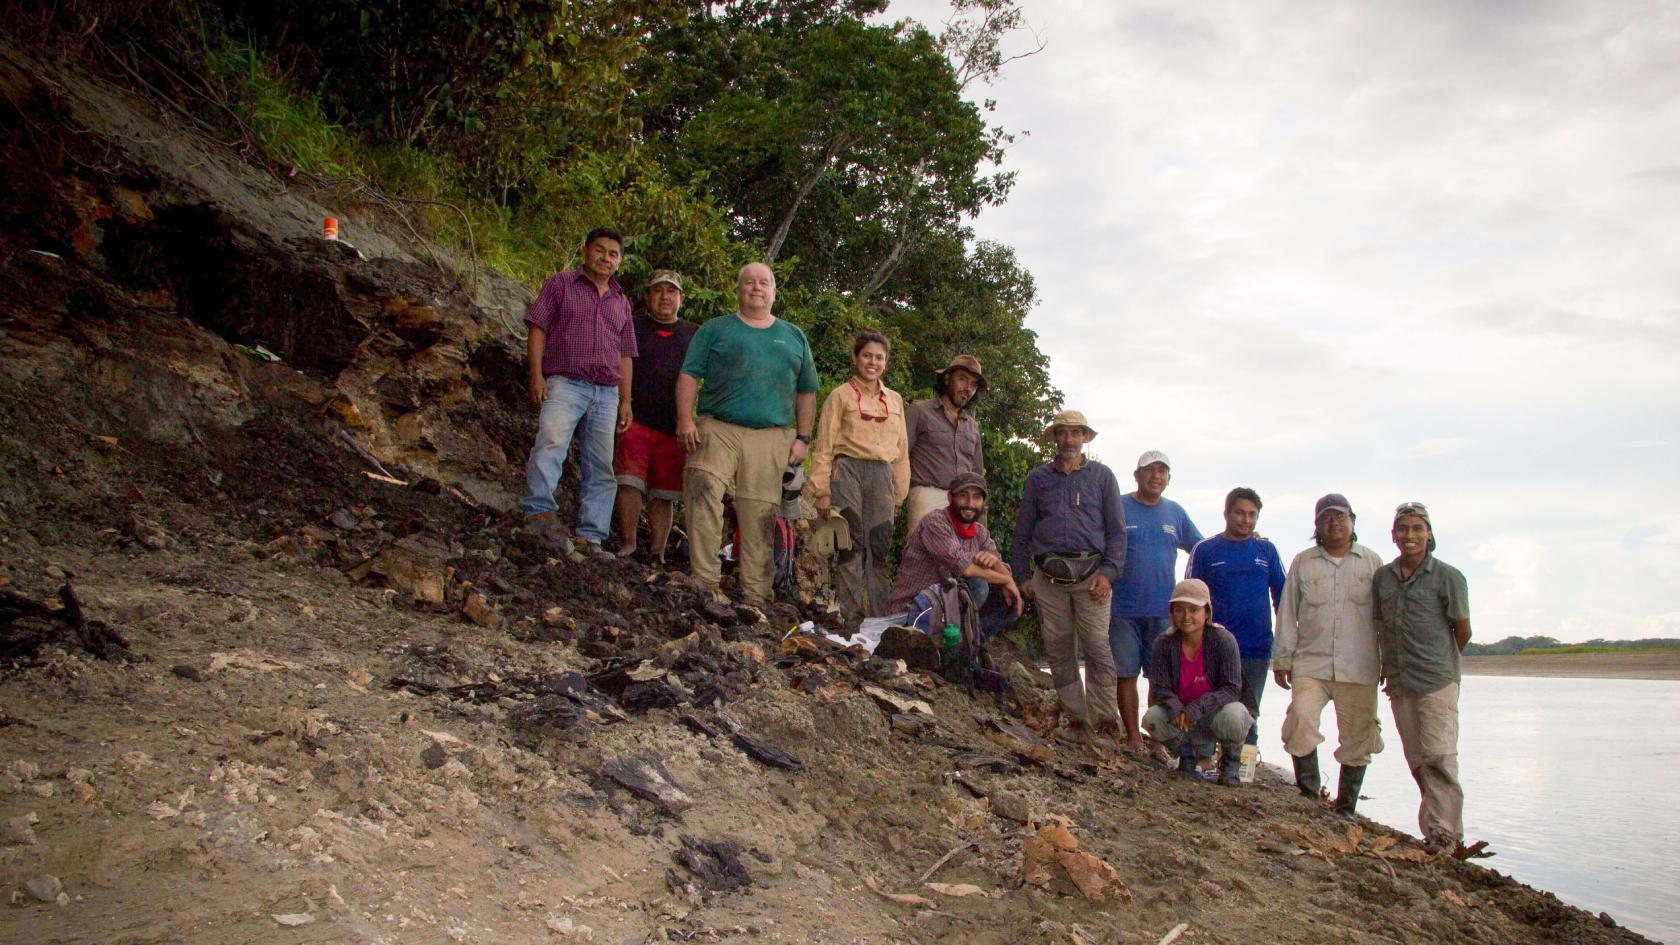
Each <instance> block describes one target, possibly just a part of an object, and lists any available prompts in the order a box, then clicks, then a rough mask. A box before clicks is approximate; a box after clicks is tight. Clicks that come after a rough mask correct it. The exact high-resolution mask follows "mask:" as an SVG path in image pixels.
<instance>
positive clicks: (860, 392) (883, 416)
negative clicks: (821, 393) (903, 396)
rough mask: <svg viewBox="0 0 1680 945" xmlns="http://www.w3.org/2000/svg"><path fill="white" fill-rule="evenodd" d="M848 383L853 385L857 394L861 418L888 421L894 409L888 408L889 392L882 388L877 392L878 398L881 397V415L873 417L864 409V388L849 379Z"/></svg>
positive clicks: (877, 421)
mask: <svg viewBox="0 0 1680 945" xmlns="http://www.w3.org/2000/svg"><path fill="white" fill-rule="evenodd" d="M846 384H847V385H848V386H850V387H851V389H852V392H853V393H855V394H857V399H858V416H859V417H860V418H862V419H864V420H870V421H874V422H875V423H886V422H887V420H888V419H889V417H888V415H889V414H890V413H891V412H892V411H890V410H888V409H887V392H886V391H884V390H880V391H876V392H875V396H876V397H877V398H879V399H880V401H881V415H880V416H879V417H871V416H870V415H869V414H868V413H866V412H865V411H864V409H863V388H861V387H859V386H857V385H856V384H853V383H852V382H851V381H847V382H846Z"/></svg>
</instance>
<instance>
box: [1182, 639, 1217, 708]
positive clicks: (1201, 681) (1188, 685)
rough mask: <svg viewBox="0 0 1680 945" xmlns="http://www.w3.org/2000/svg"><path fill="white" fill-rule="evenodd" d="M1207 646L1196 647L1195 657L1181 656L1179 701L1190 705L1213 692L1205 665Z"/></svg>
mask: <svg viewBox="0 0 1680 945" xmlns="http://www.w3.org/2000/svg"><path fill="white" fill-rule="evenodd" d="M1206 650H1207V647H1206V646H1205V645H1203V646H1198V647H1196V655H1195V656H1194V657H1189V656H1183V655H1182V652H1181V654H1180V659H1179V664H1178V701H1179V702H1182V703H1184V704H1185V705H1189V704H1190V703H1192V702H1195V701H1196V700H1197V699H1200V698H1201V697H1203V696H1205V695H1207V694H1208V693H1210V692H1212V691H1213V687H1212V686H1210V685H1208V678H1207V667H1206V666H1205V665H1203V661H1202V655H1203V654H1204V653H1205V652H1206Z"/></svg>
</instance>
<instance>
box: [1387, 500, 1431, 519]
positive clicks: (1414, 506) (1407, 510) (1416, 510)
mask: <svg viewBox="0 0 1680 945" xmlns="http://www.w3.org/2000/svg"><path fill="white" fill-rule="evenodd" d="M1402 515H1421V516H1422V517H1424V518H1426V519H1427V518H1428V517H1429V509H1428V507H1427V506H1425V505H1424V504H1423V503H1422V502H1402V503H1400V504H1399V505H1397V506H1395V507H1394V517H1395V518H1399V517H1400V516H1402Z"/></svg>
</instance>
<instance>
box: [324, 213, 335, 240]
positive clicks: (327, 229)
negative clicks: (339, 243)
mask: <svg viewBox="0 0 1680 945" xmlns="http://www.w3.org/2000/svg"><path fill="white" fill-rule="evenodd" d="M321 238H322V239H324V240H336V239H338V217H327V218H325V219H323V220H322V221H321Z"/></svg>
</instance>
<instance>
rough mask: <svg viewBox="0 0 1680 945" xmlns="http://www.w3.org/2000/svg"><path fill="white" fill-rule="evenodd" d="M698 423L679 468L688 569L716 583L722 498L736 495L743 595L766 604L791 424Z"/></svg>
mask: <svg viewBox="0 0 1680 945" xmlns="http://www.w3.org/2000/svg"><path fill="white" fill-rule="evenodd" d="M695 423H696V425H697V426H698V428H699V430H700V447H699V448H698V449H696V450H695V451H694V452H693V453H691V454H689V457H688V465H687V466H685V467H683V505H684V507H685V509H686V512H687V522H688V550H689V565H690V569H691V571H692V572H693V574H694V579H695V580H696V581H697V582H699V583H700V584H701V585H702V586H705V587H710V588H716V587H717V586H718V580H719V579H720V578H721V577H722V568H721V567H720V566H719V565H718V549H719V548H721V547H723V537H724V536H723V497H724V495H726V494H727V495H730V496H733V497H734V500H735V523H736V524H737V525H738V526H739V527H740V529H741V560H740V575H741V599H742V600H744V601H746V602H747V603H749V604H767V603H769V602H770V598H771V596H772V594H773V591H774V588H773V586H772V582H773V581H774V579H775V553H776V509H777V508H778V507H779V506H780V505H781V504H782V473H783V472H784V471H786V469H787V463H788V449H789V448H790V447H792V446H793V428H792V427H766V428H764V429H762V430H755V429H753V428H752V427H742V426H736V425H735V424H733V423H725V422H723V421H722V420H718V419H716V418H714V417H700V418H698V419H697V420H696V421H695Z"/></svg>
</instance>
